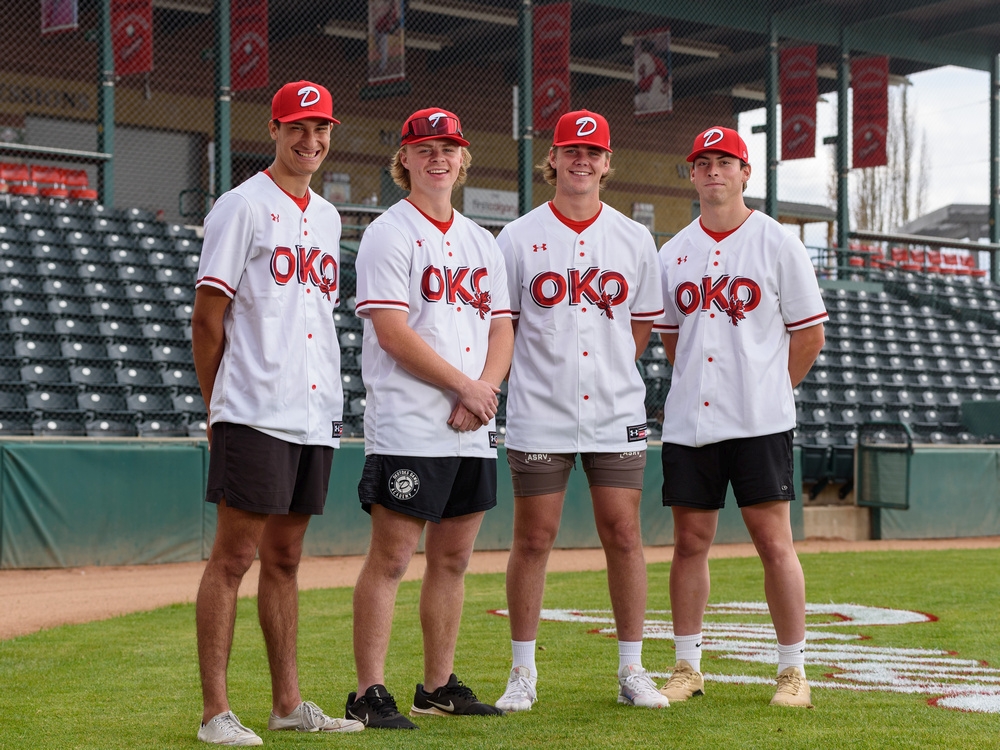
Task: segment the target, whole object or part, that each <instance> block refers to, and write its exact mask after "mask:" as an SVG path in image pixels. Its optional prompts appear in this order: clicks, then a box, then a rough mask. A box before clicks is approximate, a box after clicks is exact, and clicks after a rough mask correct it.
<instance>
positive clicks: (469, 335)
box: [355, 200, 510, 458]
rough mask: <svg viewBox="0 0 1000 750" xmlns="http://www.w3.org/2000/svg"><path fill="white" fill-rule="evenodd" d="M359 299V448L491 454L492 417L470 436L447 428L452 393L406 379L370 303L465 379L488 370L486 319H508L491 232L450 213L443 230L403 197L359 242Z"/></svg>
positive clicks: (426, 453)
mask: <svg viewBox="0 0 1000 750" xmlns="http://www.w3.org/2000/svg"><path fill="white" fill-rule="evenodd" d="M356 268H357V272H358V287H357V303H356V306H355V311H356V312H357V314H358V316H359V317H361V318H364V319H365V323H364V326H365V332H364V339H363V341H362V349H361V375H362V378H363V379H364V381H365V387H366V388H367V399H366V404H365V453H366V454H373V453H377V454H381V455H400V456H438V457H443V456H463V457H480V458H495V457H496V454H497V453H496V445H497V432H496V420H495V419H494V420H490V423H489V424H488V425H484V426H483V427H480V428H479V429H478V430H474V431H471V432H459V431H458V430H455V429H453V428H452V427H450V426H449V425H448V417H449V416H450V415H451V412H452V410H453V409H454V407H455V404H456V403H458V397H457V396H456V395H455V394H454V393H452V392H450V391H447V390H444V389H442V388H439V387H438V386H436V385H432V384H431V383H428V382H427V381H425V380H421V379H420V378H417V377H415V376H414V375H411V374H410V373H409V372H407V371H406V370H404V369H403V368H402V367H400V366H399V364H397V362H396V360H394V359H393V358H392V357H390V356H389V355H388V354H387V353H386V352H385V351H384V350H383V349H382V347H381V346H379V342H378V337H377V336H376V335H375V329H374V326H373V325H372V322H371V320H370V317H371V311H372V310H373V309H376V308H385V309H390V310H401V311H403V312H405V313H406V316H407V317H406V322H407V324H408V325H409V326H410V328H412V329H413V330H414V331H416V332H417V333H418V334H419V335H420V337H421V338H422V339H423V340H424V341H426V342H427V343H428V344H429V345H430V346H431V348H432V349H434V351H435V352H437V353H438V354H439V355H441V357H442V358H443V359H445V360H446V361H447V362H449V363H450V364H452V365H454V366H455V367H456V368H458V369H459V370H461V371H462V372H464V373H465V374H466V375H468V376H469V377H470V378H473V379H479V377H480V376H481V375H482V373H483V368H484V367H485V366H486V354H487V350H488V348H489V333H490V324H491V322H492V320H493V319H494V318H502V317H507V318H509V317H510V305H509V303H508V301H507V278H506V274H505V273H504V264H503V258H502V257H501V255H500V251H499V250H498V249H497V245H496V241H495V240H494V239H493V235H491V234H490V233H489V232H487V231H486V230H485V229H483V228H482V227H480V226H478V225H477V224H475V223H474V222H472V221H470V220H469V219H467V218H465V217H464V216H462V215H461V214H460V213H459V212H458V211H455V213H454V220H453V222H452V225H451V227H450V228H449V229H448V231H447V232H446V233H443V234H442V232H441V230H440V229H438V227H436V226H435V225H434V224H433V223H431V221H430V220H429V219H428V218H427V217H425V216H424V215H423V214H422V213H421V212H420V211H419V210H418V209H417V208H416V207H415V206H414V205H413V204H412V203H410V202H409V201H408V200H401V201H399V202H398V203H396V204H395V205H394V206H392V207H391V208H390V209H389V210H388V211H386V212H385V213H384V214H382V215H381V216H380V217H378V218H377V219H376V220H375V221H373V222H372V223H371V224H370V225H369V226H368V228H367V229H366V230H365V233H364V235H363V236H362V238H361V245H360V246H359V247H358V259H357V263H356Z"/></svg>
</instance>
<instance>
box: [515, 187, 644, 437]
mask: <svg viewBox="0 0 1000 750" xmlns="http://www.w3.org/2000/svg"><path fill="white" fill-rule="evenodd" d="M497 242H498V244H499V245H500V250H501V252H502V253H503V254H504V259H505V260H506V262H507V284H508V286H509V288H510V300H511V311H512V312H513V314H514V319H515V320H517V335H516V336H515V338H514V360H513V362H512V364H511V370H510V377H509V378H508V381H509V384H510V387H509V388H508V392H507V434H506V436H505V438H504V442H505V444H506V445H507V447H508V448H513V449H514V450H519V451H526V452H548V453H576V452H609V453H610V452H627V451H639V450H645V449H646V407H645V398H646V386H645V384H644V383H643V382H642V376H641V375H640V374H639V371H638V369H637V368H636V365H635V339H634V338H633V336H632V321H633V320H636V321H648V322H652V321H654V320H656V319H657V318H659V317H660V316H661V315H662V314H663V297H662V290H661V287H660V279H659V268H658V266H657V263H656V245H655V244H654V243H653V237H652V236H651V235H650V233H649V230H647V229H646V228H645V227H644V226H642V225H641V224H639V223H637V222H634V221H632V220H631V219H629V218H627V217H626V216H624V215H622V214H621V213H619V212H618V211H616V210H615V209H613V208H611V207H610V206H607V205H604V204H602V206H601V212H600V215H599V216H598V217H597V220H596V221H594V223H593V224H591V225H590V226H589V227H587V228H586V229H584V230H583V231H582V232H581V233H579V234H577V232H576V230H574V229H571V228H570V227H569V226H567V225H566V224H565V223H563V222H562V221H561V220H560V219H559V218H558V217H557V216H556V215H555V214H554V213H553V210H552V207H551V205H550V204H548V203H546V204H543V205H541V206H539V207H538V208H536V209H534V210H533V211H531V212H530V213H528V214H526V215H525V216H523V217H521V218H520V219H518V220H516V221H514V222H512V223H511V224H508V225H507V226H506V227H504V229H503V231H502V232H500V236H499V237H498V238H497Z"/></svg>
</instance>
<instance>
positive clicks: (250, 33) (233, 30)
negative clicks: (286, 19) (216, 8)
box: [229, 0, 267, 91]
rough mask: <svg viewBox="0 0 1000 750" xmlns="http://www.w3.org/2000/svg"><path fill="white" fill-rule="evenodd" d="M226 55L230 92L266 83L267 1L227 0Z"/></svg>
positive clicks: (265, 84)
mask: <svg viewBox="0 0 1000 750" xmlns="http://www.w3.org/2000/svg"><path fill="white" fill-rule="evenodd" d="M229 12H230V37H229V58H230V78H231V81H232V89H233V91H246V90H248V89H259V88H264V87H265V86H267V0H231V4H230V6H229Z"/></svg>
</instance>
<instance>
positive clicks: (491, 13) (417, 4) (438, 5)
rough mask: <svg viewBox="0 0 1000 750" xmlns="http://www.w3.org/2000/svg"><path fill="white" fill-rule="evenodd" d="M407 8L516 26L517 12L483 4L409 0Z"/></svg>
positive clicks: (438, 0) (445, 0) (447, 0)
mask: <svg viewBox="0 0 1000 750" xmlns="http://www.w3.org/2000/svg"><path fill="white" fill-rule="evenodd" d="M407 10H410V11H420V12H422V13H435V14H437V15H441V16H452V17H454V18H462V19H465V20H466V21H482V22H484V23H490V24H497V25H500V26H517V12H516V11H513V10H508V9H506V8H491V7H488V6H485V5H475V4H473V3H463V2H456V1H455V0H434V1H433V2H427V0H410V3H409V5H408V6H407Z"/></svg>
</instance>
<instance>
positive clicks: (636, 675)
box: [618, 664, 670, 708]
mask: <svg viewBox="0 0 1000 750" xmlns="http://www.w3.org/2000/svg"><path fill="white" fill-rule="evenodd" d="M618 688H619V689H618V702H619V703H624V704H626V705H629V706H640V707H642V708H666V707H667V706H669V705H670V701H669V700H668V699H667V696H665V695H660V693H659V691H657V689H656V684H655V683H654V682H653V680H652V679H651V678H650V676H649V675H648V674H646V670H645V669H643V668H642V667H640V666H639V665H638V664H629V665H627V666H624V667H622V668H621V670H619V672H618Z"/></svg>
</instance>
